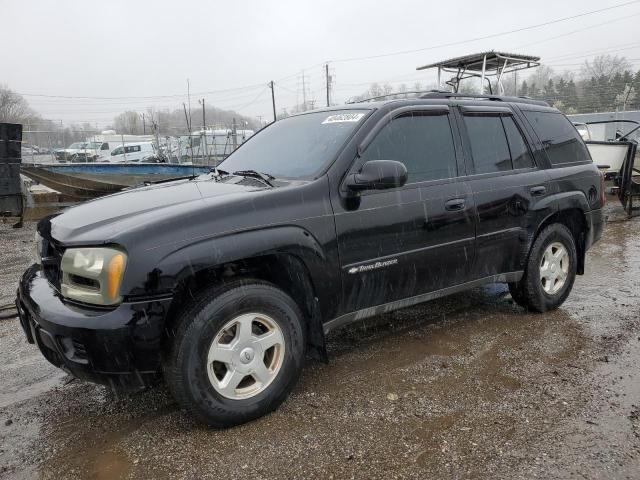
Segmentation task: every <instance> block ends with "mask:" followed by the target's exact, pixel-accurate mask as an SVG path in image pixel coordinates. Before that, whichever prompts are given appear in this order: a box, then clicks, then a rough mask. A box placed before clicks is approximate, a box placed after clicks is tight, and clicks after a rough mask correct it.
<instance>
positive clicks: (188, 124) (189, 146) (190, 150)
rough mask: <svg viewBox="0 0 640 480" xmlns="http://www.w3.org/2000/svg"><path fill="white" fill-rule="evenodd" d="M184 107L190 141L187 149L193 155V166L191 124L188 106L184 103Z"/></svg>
mask: <svg viewBox="0 0 640 480" xmlns="http://www.w3.org/2000/svg"><path fill="white" fill-rule="evenodd" d="M182 107H183V108H184V118H185V121H186V122H187V131H188V132H189V141H188V142H187V147H188V148H189V152H190V153H191V164H192V165H193V141H192V140H191V122H190V121H189V115H187V106H186V105H185V104H184V103H183V104H182Z"/></svg>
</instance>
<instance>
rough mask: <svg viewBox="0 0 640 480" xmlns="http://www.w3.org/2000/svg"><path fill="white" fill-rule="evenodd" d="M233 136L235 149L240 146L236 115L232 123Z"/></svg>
mask: <svg viewBox="0 0 640 480" xmlns="http://www.w3.org/2000/svg"><path fill="white" fill-rule="evenodd" d="M231 138H232V140H233V150H234V151H235V150H236V148H238V126H237V124H236V117H233V123H232V124H231Z"/></svg>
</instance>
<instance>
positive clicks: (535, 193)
mask: <svg viewBox="0 0 640 480" xmlns="http://www.w3.org/2000/svg"><path fill="white" fill-rule="evenodd" d="M530 192H531V196H532V197H540V196H542V195H544V194H545V193H547V188H546V187H543V186H539V187H533V188H532V189H531V190H530Z"/></svg>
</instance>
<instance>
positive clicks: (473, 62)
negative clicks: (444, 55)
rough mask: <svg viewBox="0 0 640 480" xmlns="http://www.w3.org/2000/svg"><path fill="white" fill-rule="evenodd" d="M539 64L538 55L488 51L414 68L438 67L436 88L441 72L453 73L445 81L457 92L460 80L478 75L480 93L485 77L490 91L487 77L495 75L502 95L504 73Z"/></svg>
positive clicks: (439, 85) (499, 92)
mask: <svg viewBox="0 0 640 480" xmlns="http://www.w3.org/2000/svg"><path fill="white" fill-rule="evenodd" d="M539 65H540V57H533V56H530V55H518V54H516V53H504V52H494V51H493V50H491V51H489V52H482V53H475V54H472V55H465V56H462V57H456V58H451V59H449V60H444V61H442V62H436V63H432V64H430V65H424V66H422V67H418V68H416V70H426V69H428V68H437V69H438V88H441V86H442V72H447V73H453V74H454V76H453V77H452V78H451V79H450V80H449V81H447V82H446V83H447V85H449V86H451V89H452V92H454V93H457V92H458V88H459V86H460V82H461V81H462V80H465V79H467V78H473V77H478V78H480V79H481V81H480V94H481V95H482V94H484V91H485V79H486V80H487V83H488V86H489V93H493V92H492V91H491V82H490V81H489V78H488V77H497V85H498V94H499V95H504V86H503V85H502V78H503V77H504V75H505V74H506V73H512V72H517V71H518V70H525V69H527V68H533V67H537V66H539Z"/></svg>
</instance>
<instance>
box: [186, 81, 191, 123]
mask: <svg viewBox="0 0 640 480" xmlns="http://www.w3.org/2000/svg"><path fill="white" fill-rule="evenodd" d="M187 103H188V104H189V129H191V84H190V83H189V79H188V78H187Z"/></svg>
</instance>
